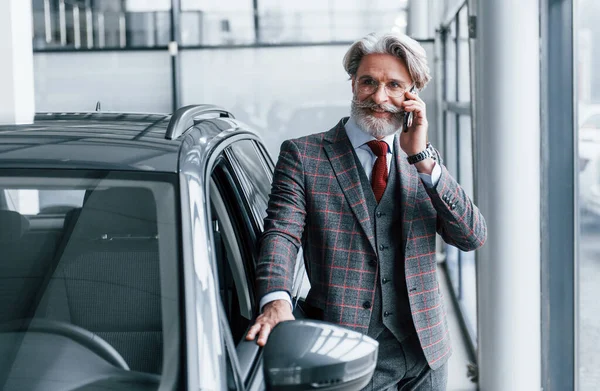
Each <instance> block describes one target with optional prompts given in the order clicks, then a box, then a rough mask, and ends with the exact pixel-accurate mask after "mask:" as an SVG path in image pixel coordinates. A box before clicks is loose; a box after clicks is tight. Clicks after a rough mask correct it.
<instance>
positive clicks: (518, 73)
mask: <svg viewBox="0 0 600 391" xmlns="http://www.w3.org/2000/svg"><path fill="white" fill-rule="evenodd" d="M515 26H518V28H516V27H515ZM539 34H540V5H539V2H538V1H521V0H503V1H489V0H478V1H477V20H476V37H475V40H474V45H475V51H474V54H475V69H474V71H475V82H476V86H475V91H476V99H477V101H476V104H475V110H476V120H477V126H476V131H477V135H476V138H475V140H476V145H475V148H474V149H475V159H476V160H475V162H476V164H475V170H476V171H477V172H476V177H477V179H478V183H477V184H476V199H477V202H478V205H479V207H480V208H481V210H482V212H483V215H484V216H485V218H486V221H487V224H488V241H487V243H486V245H485V246H484V247H483V248H482V249H481V250H480V252H479V254H478V265H477V267H478V268H477V269H478V270H477V278H478V280H477V284H478V287H477V291H478V318H479V325H478V336H479V338H478V342H479V346H478V364H479V384H480V389H481V390H484V391H496V390H497V391H506V390H512V391H520V390H523V391H532V390H540V388H541V336H540V334H541V315H540V314H541V307H540V301H541V299H540V296H541V288H540V279H541V271H540V263H541V262H540V258H541V256H540V253H541V246H540V239H541V234H540V230H541V228H540V226H541V224H540V207H541V206H540V205H541V202H540V178H541V174H540V164H541V163H540V145H541V141H540V140H541V133H540V38H539Z"/></svg>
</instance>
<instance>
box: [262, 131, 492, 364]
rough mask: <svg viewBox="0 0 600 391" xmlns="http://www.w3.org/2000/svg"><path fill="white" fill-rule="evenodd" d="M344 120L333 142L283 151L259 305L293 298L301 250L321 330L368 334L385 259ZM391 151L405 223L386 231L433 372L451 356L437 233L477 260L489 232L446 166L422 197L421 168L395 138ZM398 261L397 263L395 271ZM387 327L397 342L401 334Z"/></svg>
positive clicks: (310, 141)
mask: <svg viewBox="0 0 600 391" xmlns="http://www.w3.org/2000/svg"><path fill="white" fill-rule="evenodd" d="M345 120H346V119H342V120H341V121H340V122H339V123H338V125H337V126H336V127H334V128H333V129H331V130H330V131H328V132H324V133H318V134H313V135H310V136H306V137H301V138H298V139H294V140H287V141H285V142H284V143H283V144H282V146H281V151H280V154H279V158H278V161H277V165H276V167H275V172H274V176H273V186H272V190H271V195H270V198H269V207H268V209H267V217H266V218H265V224H264V233H263V236H262V238H261V246H260V255H259V259H258V263H257V296H258V297H259V298H262V297H264V295H266V294H267V293H270V292H274V291H281V290H283V291H287V292H288V293H290V292H292V290H293V275H294V266H295V261H296V256H297V254H298V249H299V248H300V247H301V246H302V249H303V253H304V261H305V265H306V270H307V273H308V276H309V279H310V283H311V289H310V291H309V293H308V296H307V298H306V303H307V304H309V305H311V306H312V307H315V308H317V309H319V310H321V311H322V313H323V320H325V321H328V322H333V323H336V324H338V325H341V326H344V327H348V328H350V329H353V330H356V331H359V332H362V333H365V334H367V333H368V332H369V328H370V323H371V319H372V312H373V309H374V307H373V303H374V302H375V295H376V292H377V291H379V290H380V289H381V284H380V278H379V277H378V269H379V266H378V265H379V262H378V258H379V256H380V254H379V253H380V251H379V250H378V246H377V245H376V243H375V241H376V238H375V237H376V232H375V230H376V229H377V222H376V221H375V222H374V220H375V217H372V216H371V215H372V214H373V213H375V211H374V210H373V209H370V208H369V206H368V202H367V197H372V196H373V195H372V190H371V189H369V192H366V191H364V190H363V185H362V184H361V180H360V171H361V170H363V169H362V167H361V166H359V165H357V163H356V157H355V156H356V153H355V151H354V148H353V146H352V144H351V143H350V140H349V139H348V136H347V134H346V130H345V128H344V123H345ZM394 151H395V153H394V155H395V156H394V160H395V162H394V163H395V164H396V168H395V171H396V172H395V173H391V174H390V175H395V176H397V177H396V178H395V179H396V180H398V182H399V183H398V184H397V185H396V186H397V187H398V186H399V191H400V197H399V198H396V199H395V204H399V206H400V208H401V218H400V219H399V220H398V221H397V222H394V225H395V226H396V227H397V226H401V229H397V230H396V231H397V232H389V231H388V232H387V234H390V235H391V234H393V235H394V237H393V238H384V240H386V241H391V242H393V243H394V245H397V246H400V249H401V250H399V251H398V254H397V256H398V257H403V259H402V263H401V264H400V265H403V267H404V284H406V288H407V291H408V292H407V294H408V302H409V305H410V312H411V318H412V324H413V325H414V328H415V331H416V334H417V336H418V340H419V344H420V346H421V349H422V352H423V353H424V355H425V357H426V359H427V362H428V363H429V366H430V367H431V368H432V369H437V368H441V367H442V366H443V365H444V363H445V362H446V361H447V359H448V357H449V355H450V353H451V348H450V343H449V337H448V328H447V324H446V319H445V317H446V314H445V311H444V307H443V305H442V301H443V299H442V297H441V295H440V292H439V286H438V282H437V261H436V252H435V243H436V232H437V233H438V234H440V235H441V236H442V238H443V239H444V240H445V241H446V243H449V244H451V245H454V246H455V247H458V248H459V249H461V250H463V251H471V250H474V249H476V248H478V247H480V246H481V245H483V243H484V242H485V239H486V235H487V228H486V224H485V220H484V218H483V216H482V215H481V213H480V212H479V210H478V209H477V207H476V206H475V205H474V204H473V202H472V201H471V200H470V199H469V197H468V196H467V195H466V193H465V192H464V191H463V189H462V188H461V187H460V185H459V184H458V183H457V182H456V180H455V179H454V178H453V177H452V176H451V175H450V173H449V172H448V170H447V169H446V168H445V167H444V165H443V164H442V163H441V162H440V163H439V165H440V168H441V175H440V178H439V180H438V182H437V184H436V185H435V186H434V187H432V188H426V187H425V186H424V184H423V183H422V181H421V180H420V178H419V174H418V172H417V170H416V167H415V166H411V165H410V164H408V162H407V156H406V153H404V151H402V149H401V148H400V143H399V140H398V137H396V138H395V140H394ZM364 176H365V175H364V170H363V177H364ZM366 183H367V185H368V182H366ZM380 240H381V239H380ZM380 244H381V243H380ZM390 246H391V244H390ZM384 252H385V250H384ZM398 259H399V258H393V261H394V260H395V261H396V263H398V262H399V261H398ZM395 266H398V265H395ZM393 273H398V270H396V269H394V271H393ZM394 278H396V279H397V278H398V274H396V275H394ZM387 288H388V287H387V285H386V288H385V289H386V290H387ZM396 289H397V287H396ZM397 293H398V294H401V291H399V290H398V292H397ZM387 300H388V294H387V293H386V298H385V299H383V300H382V306H386V308H387V306H388V305H390V306H393V305H394V304H393V303H392V302H388V301H387ZM389 300H396V303H400V302H401V301H402V299H401V298H397V299H395V298H389ZM386 310H387V309H385V308H384V309H383V311H386ZM378 311H379V314H381V311H382V310H381V309H379V310H378ZM387 311H389V310H387ZM396 311H398V309H397V308H396ZM392 312H393V311H392ZM389 318H390V319H391V318H394V317H389ZM395 318H396V319H400V317H399V316H397V317H395ZM382 322H384V324H386V322H388V320H385V321H383V320H382ZM388 327H391V328H392V329H394V330H393V331H396V332H397V330H396V329H399V328H400V326H399V325H390V326H388Z"/></svg>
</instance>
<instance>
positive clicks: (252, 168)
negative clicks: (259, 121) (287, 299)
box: [227, 140, 310, 297]
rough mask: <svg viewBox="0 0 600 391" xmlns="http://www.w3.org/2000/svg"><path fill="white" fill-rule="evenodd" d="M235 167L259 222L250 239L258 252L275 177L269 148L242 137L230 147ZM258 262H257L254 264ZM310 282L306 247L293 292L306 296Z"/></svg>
mask: <svg viewBox="0 0 600 391" xmlns="http://www.w3.org/2000/svg"><path fill="white" fill-rule="evenodd" d="M227 157H228V159H229V160H230V161H231V165H232V170H233V172H234V173H235V174H236V175H235V177H236V178H237V180H238V183H239V187H240V188H241V189H242V195H243V199H244V204H246V205H247V208H248V209H249V210H250V211H251V212H252V216H253V221H254V223H255V236H252V237H251V238H249V239H248V242H249V243H250V244H249V245H250V246H252V247H253V248H252V250H251V251H252V253H253V254H255V255H257V254H258V250H259V249H258V239H259V238H260V235H261V234H262V232H263V228H264V218H265V216H266V215H267V207H268V202H269V195H270V193H271V184H272V181H273V164H272V162H271V161H270V157H269V155H268V153H266V149H265V148H264V147H263V146H262V145H261V144H259V143H257V142H256V141H253V140H240V141H237V142H235V143H233V144H232V145H231V147H230V148H229V149H228V150H227ZM255 265H256V264H255V263H254V266H255ZM309 289H310V283H309V281H308V277H307V275H306V272H305V269H304V258H303V255H302V248H300V249H299V251H298V257H297V258H296V265H295V268H294V280H293V285H292V295H293V296H294V297H306V294H307V292H308V290H309Z"/></svg>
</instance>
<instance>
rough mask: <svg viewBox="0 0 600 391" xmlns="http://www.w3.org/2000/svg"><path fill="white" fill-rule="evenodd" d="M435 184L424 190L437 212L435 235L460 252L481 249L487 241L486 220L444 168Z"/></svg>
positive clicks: (442, 166)
mask: <svg viewBox="0 0 600 391" xmlns="http://www.w3.org/2000/svg"><path fill="white" fill-rule="evenodd" d="M440 167H441V169H442V174H441V176H440V179H439V181H438V183H437V184H436V185H435V186H434V187H431V188H427V187H426V191H427V193H428V194H429V197H430V199H431V202H432V203H433V207H434V208H435V210H436V212H437V232H438V233H439V234H440V235H441V236H442V238H443V239H444V241H445V242H446V243H448V244H450V245H453V246H455V247H457V248H459V249H461V250H463V251H472V250H476V249H477V248H479V247H481V246H482V245H483V244H484V243H485V240H486V238H487V226H486V223H485V219H484V218H483V215H482V214H481V212H479V209H478V208H477V206H475V204H474V203H473V201H471V199H470V198H469V197H468V196H467V194H466V193H465V191H464V190H463V189H462V188H461V187H460V185H459V184H458V182H456V180H455V179H454V178H453V177H452V176H451V175H450V173H449V172H448V170H447V169H446V167H445V166H444V165H442V164H440Z"/></svg>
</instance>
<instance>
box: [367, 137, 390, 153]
mask: <svg viewBox="0 0 600 391" xmlns="http://www.w3.org/2000/svg"><path fill="white" fill-rule="evenodd" d="M367 145H368V146H369V148H371V151H373V153H374V154H375V156H377V157H381V156H385V155H387V152H388V145H387V143H386V142H385V141H380V140H372V141H369V142H368V143H367Z"/></svg>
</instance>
